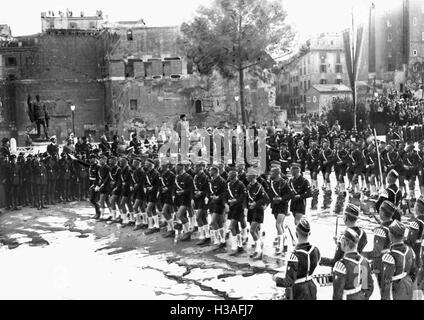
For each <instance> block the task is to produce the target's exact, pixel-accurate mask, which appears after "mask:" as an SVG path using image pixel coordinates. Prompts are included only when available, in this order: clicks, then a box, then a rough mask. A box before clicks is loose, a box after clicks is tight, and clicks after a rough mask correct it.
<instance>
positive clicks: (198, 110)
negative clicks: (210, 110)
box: [194, 100, 203, 113]
mask: <svg viewBox="0 0 424 320" xmlns="http://www.w3.org/2000/svg"><path fill="white" fill-rule="evenodd" d="M194 106H195V108H196V113H202V111H203V110H202V101H200V100H196V102H195V103H194Z"/></svg>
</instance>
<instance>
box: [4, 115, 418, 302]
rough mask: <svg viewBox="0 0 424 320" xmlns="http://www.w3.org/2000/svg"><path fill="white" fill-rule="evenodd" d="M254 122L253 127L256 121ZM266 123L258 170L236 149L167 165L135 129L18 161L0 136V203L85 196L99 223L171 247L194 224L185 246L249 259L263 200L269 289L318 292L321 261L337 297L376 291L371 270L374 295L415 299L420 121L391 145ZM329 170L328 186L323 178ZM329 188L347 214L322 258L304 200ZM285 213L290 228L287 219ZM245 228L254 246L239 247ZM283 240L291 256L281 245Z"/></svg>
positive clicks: (39, 204)
mask: <svg viewBox="0 0 424 320" xmlns="http://www.w3.org/2000/svg"><path fill="white" fill-rule="evenodd" d="M181 120H182V122H184V120H185V117H184V116H182V117H181ZM252 128H253V129H254V130H256V131H257V130H260V129H258V128H256V124H254V125H253V126H252ZM264 128H266V130H267V140H266V148H267V152H266V154H267V159H266V160H267V161H266V163H267V170H266V172H263V173H262V172H260V170H259V169H258V168H257V166H255V163H253V165H252V164H247V163H240V162H239V161H237V158H236V157H235V156H234V153H233V158H232V161H231V162H230V163H228V164H223V163H218V164H208V163H207V161H199V162H197V163H190V162H187V161H184V160H183V161H179V162H177V163H175V164H172V163H171V162H170V161H166V160H164V158H161V157H159V155H158V150H159V149H160V145H159V146H158V145H157V144H156V142H155V143H150V142H149V141H148V140H146V141H144V143H142V142H141V141H140V140H139V139H138V137H137V136H136V135H133V137H132V138H133V139H132V140H131V142H130V144H129V145H128V146H127V147H125V148H122V147H119V146H118V142H117V141H118V139H117V137H115V138H114V139H113V140H114V142H112V143H109V142H108V141H107V139H106V137H102V138H101V143H100V144H99V145H97V146H93V145H91V144H90V143H89V142H87V139H86V138H84V139H82V140H81V141H80V142H78V143H77V145H76V146H75V147H74V148H70V147H68V148H67V149H66V147H65V148H64V149H63V150H64V151H65V152H61V153H59V150H60V148H59V146H58V144H57V142H56V137H51V138H50V144H49V145H48V147H47V152H46V153H40V154H37V155H31V154H28V155H25V154H23V153H20V154H19V155H18V156H16V155H14V154H10V151H9V140H8V139H6V138H4V139H3V140H2V148H1V157H2V159H1V169H2V170H1V172H2V177H1V181H2V183H3V185H4V186H5V190H6V193H7V199H8V200H9V202H8V209H9V210H20V207H21V206H30V207H33V208H37V209H38V210H42V209H44V208H46V206H48V205H54V204H58V203H66V202H69V201H75V200H79V201H82V200H84V199H89V201H90V203H91V204H92V205H93V207H94V209H95V214H94V216H93V218H94V219H96V220H97V221H98V222H99V223H107V224H120V225H121V226H122V227H123V228H130V227H131V228H133V230H134V231H138V230H144V235H145V236H149V235H152V234H154V233H160V232H161V233H162V235H163V237H164V238H170V241H174V242H175V243H178V242H189V241H191V240H192V234H193V232H195V231H197V232H198V234H199V236H198V239H197V241H196V242H195V243H194V242H193V245H196V246H211V247H212V250H215V251H219V250H223V249H225V248H226V246H227V243H229V244H230V246H231V253H230V254H231V255H232V256H238V255H240V254H242V253H244V252H246V251H249V250H251V251H250V254H249V256H250V258H251V259H253V260H261V259H262V253H263V240H264V239H263V237H264V233H263V232H262V230H261V224H262V223H263V221H264V214H265V208H266V207H267V206H270V208H271V212H272V214H273V215H274V217H275V226H276V229H277V237H276V239H275V240H274V247H275V255H276V256H287V259H288V260H287V263H288V265H287V272H286V274H285V275H284V277H280V276H278V275H276V276H275V277H274V278H275V281H276V284H277V286H280V287H285V288H287V290H288V292H287V297H289V298H291V299H316V284H315V278H314V277H313V274H314V269H315V268H316V267H317V266H318V265H323V266H328V267H331V268H332V270H333V271H332V279H331V281H332V283H333V286H334V294H333V298H334V299H343V298H344V299H355V300H358V299H359V300H362V299H368V298H369V297H370V295H371V294H372V292H373V290H377V288H374V287H373V280H372V278H371V275H372V274H374V275H375V276H376V277H377V279H378V284H379V288H378V289H379V290H380V291H381V297H382V299H395V300H396V299H412V297H413V293H414V295H417V294H419V292H420V290H422V286H423V274H424V270H423V259H424V254H423V249H422V240H423V230H424V196H423V195H422V194H421V195H419V194H416V193H415V184H416V182H417V181H418V184H419V186H420V190H423V187H424V179H423V178H424V177H423V165H424V162H423V157H424V149H423V147H424V143H422V142H420V143H419V144H418V149H419V150H418V151H417V150H415V145H414V143H415V141H419V140H421V141H422V137H421V136H420V135H419V134H420V132H421V131H418V130H420V129H421V128H420V127H417V128H415V129H416V130H415V129H414V130H411V128H407V129H406V130H404V132H402V131H400V132H398V131H393V130H392V131H391V132H390V135H389V136H388V137H387V141H383V140H381V141H378V140H377V138H376V136H375V135H373V132H372V131H371V129H367V130H364V131H362V132H360V133H356V134H355V133H352V132H342V131H341V130H340V127H339V125H338V124H337V123H336V124H335V125H334V126H333V127H332V128H331V129H330V130H325V131H324V130H320V128H321V129H322V128H328V126H327V125H326V124H325V123H318V125H317V124H315V123H312V122H311V123H309V124H308V125H305V127H304V130H303V133H296V134H295V133H294V132H292V131H290V130H289V129H287V128H285V129H279V128H275V127H274V126H272V125H268V126H265V125H264ZM183 129H184V128H183ZM222 129H223V128H215V129H214V131H215V132H216V131H217V130H218V131H219V130H222ZM239 129H240V128H239ZM184 130H185V129H184ZM187 130H188V129H187ZM235 130H237V128H235ZM209 132H212V130H211V128H209ZM215 139H216V138H215ZM194 140H195V139H194ZM145 143H147V145H145ZM196 143H200V142H199V141H197V142H196V141H195V142H194V144H196ZM69 144H72V142H70V143H69ZM259 148H260V147H259ZM72 150H74V151H72ZM212 150H213V149H212ZM215 152H216V149H215ZM256 153H257V152H256ZM307 175H308V176H310V180H309V179H307V178H305V176H307ZM318 175H322V178H323V180H322V181H324V184H323V185H322V186H319V185H318ZM331 175H335V177H336V181H337V185H336V186H332V185H331V182H330V176H331ZM398 185H399V186H398ZM333 188H334V189H333ZM332 192H335V193H336V194H337V198H336V199H337V200H336V204H335V206H334V210H335V213H336V214H343V216H344V222H345V225H346V227H347V228H346V230H345V232H344V233H343V235H342V236H341V237H340V238H339V239H335V241H336V242H337V251H336V252H335V255H334V257H331V258H326V257H321V255H320V251H319V248H317V247H315V246H313V245H312V244H310V243H309V241H308V236H309V234H310V231H311V226H310V224H309V222H308V221H307V220H306V219H305V213H306V210H307V207H306V203H307V202H306V199H308V198H312V200H311V207H310V208H309V209H310V210H312V211H314V210H320V209H321V210H324V212H326V211H328V209H329V208H331V202H332ZM320 196H322V198H323V206H322V208H320V209H319V208H318V207H317V204H318V199H319V197H320ZM361 211H363V212H364V213H365V214H368V215H372V216H374V217H375V219H376V220H377V221H378V222H379V224H380V226H379V227H377V228H376V229H375V230H374V240H373V241H374V245H373V250H372V251H371V252H363V249H364V248H365V246H366V244H367V243H368V241H370V240H368V239H367V236H366V234H365V232H364V230H362V229H361V228H360V227H358V226H357V225H356V222H357V220H358V218H359V214H360V212H361ZM289 215H293V217H294V221H295V224H294V225H290V224H287V223H285V218H286V217H287V216H289ZM405 219H406V220H405ZM405 221H406V222H405ZM249 233H250V236H251V239H252V249H250V248H248V246H247V244H248V242H249ZM228 239H230V241H229V242H227V240H228ZM288 244H291V245H292V246H293V247H294V251H293V252H288Z"/></svg>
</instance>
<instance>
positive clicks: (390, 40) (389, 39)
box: [387, 33, 392, 42]
mask: <svg viewBox="0 0 424 320" xmlns="http://www.w3.org/2000/svg"><path fill="white" fill-rule="evenodd" d="M387 41H388V42H392V34H391V33H389V34H388V35H387Z"/></svg>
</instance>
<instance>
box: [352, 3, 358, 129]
mask: <svg viewBox="0 0 424 320" xmlns="http://www.w3.org/2000/svg"><path fill="white" fill-rule="evenodd" d="M355 58H356V57H355V22H354V12H353V6H352V70H353V132H354V133H356V132H357V125H356V122H357V119H356V70H355Z"/></svg>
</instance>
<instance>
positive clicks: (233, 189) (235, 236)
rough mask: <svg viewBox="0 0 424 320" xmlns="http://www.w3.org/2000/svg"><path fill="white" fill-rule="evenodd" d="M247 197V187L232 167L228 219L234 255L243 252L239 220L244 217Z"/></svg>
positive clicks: (228, 187) (229, 183)
mask: <svg viewBox="0 0 424 320" xmlns="http://www.w3.org/2000/svg"><path fill="white" fill-rule="evenodd" d="M245 199H246V187H245V185H244V183H243V182H241V181H240V180H239V179H238V172H237V170H235V169H231V170H230V172H229V174H228V182H227V203H228V207H229V211H228V220H229V221H231V222H230V230H231V235H232V239H231V244H232V246H231V250H232V253H231V254H232V255H236V254H238V253H241V252H243V251H244V250H243V244H242V239H241V234H240V228H239V222H241V220H242V219H244V202H245Z"/></svg>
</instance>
